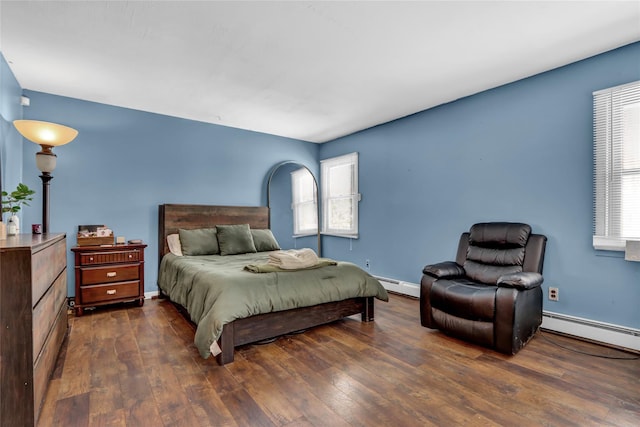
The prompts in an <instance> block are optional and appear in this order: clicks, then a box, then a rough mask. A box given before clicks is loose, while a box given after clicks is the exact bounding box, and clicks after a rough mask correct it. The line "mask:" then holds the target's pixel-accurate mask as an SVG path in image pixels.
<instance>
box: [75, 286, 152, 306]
mask: <svg viewBox="0 0 640 427" xmlns="http://www.w3.org/2000/svg"><path fill="white" fill-rule="evenodd" d="M80 292H81V293H82V302H83V303H84V304H93V303H98V302H104V301H111V300H116V299H122V298H135V297H137V296H139V295H140V282H139V281H135V282H122V283H110V284H105V285H93V286H83V287H82V288H81V289H80Z"/></svg>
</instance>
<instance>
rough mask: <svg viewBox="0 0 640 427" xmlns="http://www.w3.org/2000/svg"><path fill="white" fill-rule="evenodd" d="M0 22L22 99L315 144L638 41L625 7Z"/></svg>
mask: <svg viewBox="0 0 640 427" xmlns="http://www.w3.org/2000/svg"><path fill="white" fill-rule="evenodd" d="M0 25H1V29H0V50H1V51H2V53H3V54H4V56H5V58H6V60H7V61H8V62H9V66H10V68H11V70H12V71H13V73H14V74H15V76H16V78H17V79H18V82H19V83H20V85H21V86H22V87H23V88H24V89H30V90H35V91H41V92H47V93H51V94H56V95H64V96H68V97H73V98H79V99H84V100H89V101H95V102H101V103H105V104H111V105H116V106H121V107H128V108H134V109H139V110H143V111H149V112H154V113H160V114H166V115H170V116H176V117H182V118H187V119H192V120H199V121H203V122H209V123H216V124H220V125H224V126H231V127H235V128H242V129H249V130H254V131H259V132H266V133H269V134H274V135H281V136H286V137H291V138H296V139H301V140H305V141H312V142H325V141H330V140H333V139H335V138H338V137H340V136H344V135H347V134H350V133H353V132H357V131H359V130H362V129H366V128H368V127H371V126H375V125H377V124H381V123H385V122H388V121H391V120H394V119H397V118H400V117H403V116H406V115H409V114H412V113H415V112H418V111H422V110H425V109H427V108H431V107H434V106H437V105H440V104H443V103H446V102H450V101H453V100H455V99H458V98H461V97H464V96H468V95H472V94H474V93H478V92H481V91H483V90H486V89H490V88H493V87H496V86H500V85H503V84H505V83H509V82H513V81H515V80H519V79H522V78H524V77H528V76H531V75H534V74H537V73H540V72H543V71H547V70H550V69H553V68H556V67H559V66H562V65H566V64H569V63H571V62H575V61H577V60H580V59H584V58H587V57H590V56H593V55H596V54H599V53H602V52H605V51H608V50H611V49H614V48H617V47H620V46H623V45H626V44H629V43H632V42H635V41H638V40H640V0H637V1H567V2H565V1H548V2H543V1H422V2H419V1H412V2H399V1H387V2H380V1H379V2H364V1H355V2H342V1H334V2H320V1H312V2H297V1H295V2H294V1H276V2H269V1H254V2H248V1H234V2H231V1H229V2H218V1H83V2H78V1H56V2H36V1H2V2H1V3H0ZM42 119H45V120H46V118H42Z"/></svg>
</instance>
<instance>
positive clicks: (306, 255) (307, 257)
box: [268, 248, 319, 270]
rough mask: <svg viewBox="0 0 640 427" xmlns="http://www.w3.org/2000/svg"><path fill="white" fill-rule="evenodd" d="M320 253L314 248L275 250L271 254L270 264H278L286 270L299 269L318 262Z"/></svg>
mask: <svg viewBox="0 0 640 427" xmlns="http://www.w3.org/2000/svg"><path fill="white" fill-rule="evenodd" d="M318 261H319V259H318V255H316V253H315V252H314V251H313V249H309V248H304V249H291V250H288V251H274V252H271V253H270V254H269V261H268V264H271V265H275V266H278V267H280V268H282V269H284V270H297V269H300V268H306V267H312V266H314V265H316V264H317V263H318Z"/></svg>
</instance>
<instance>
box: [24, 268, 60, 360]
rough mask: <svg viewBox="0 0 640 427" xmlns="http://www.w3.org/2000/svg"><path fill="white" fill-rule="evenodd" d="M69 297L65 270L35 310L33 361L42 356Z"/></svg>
mask: <svg viewBox="0 0 640 427" xmlns="http://www.w3.org/2000/svg"><path fill="white" fill-rule="evenodd" d="M66 297H67V272H66V270H64V271H63V272H62V273H61V274H60V275H59V276H58V278H57V279H56V281H55V282H53V285H52V286H50V287H49V290H48V291H47V293H46V294H44V296H43V297H42V298H41V299H40V301H39V302H38V304H37V305H36V306H35V307H34V308H33V314H32V316H33V327H32V328H33V360H34V361H35V360H36V358H37V357H38V356H39V355H40V351H41V350H42V348H43V344H44V342H45V340H46V338H47V335H48V334H49V333H50V331H51V325H53V324H54V323H55V322H54V320H55V318H56V316H57V315H58V312H59V311H60V307H62V306H66V303H65V300H66Z"/></svg>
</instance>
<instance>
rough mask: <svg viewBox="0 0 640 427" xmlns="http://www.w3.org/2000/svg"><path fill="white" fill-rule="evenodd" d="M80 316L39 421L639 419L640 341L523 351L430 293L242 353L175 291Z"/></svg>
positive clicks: (623, 422) (546, 340) (543, 345)
mask: <svg viewBox="0 0 640 427" xmlns="http://www.w3.org/2000/svg"><path fill="white" fill-rule="evenodd" d="M86 313H87V314H86V315H85V316H83V317H79V318H77V317H70V330H69V336H68V338H67V340H66V342H65V344H64V346H63V350H62V352H61V354H60V357H59V359H58V365H57V368H56V370H55V372H54V375H53V379H52V381H51V382H50V384H49V389H48V391H47V397H46V400H45V403H44V407H43V409H42V414H41V417H40V422H39V426H189V427H192V426H476V425H478V426H497V425H500V426H540V425H545V426H637V425H640V383H639V379H640V361H639V360H637V359H636V360H616V359H603V358H596V357H592V356H588V355H584V354H580V353H576V352H573V351H569V350H565V349H563V348H561V347H558V346H557V345H556V344H560V345H562V346H567V347H571V348H574V349H577V350H579V351H582V352H590V353H597V354H600V355H607V356H611V357H624V358H631V357H635V356H636V355H634V354H629V353H624V352H621V351H618V350H614V349H610V348H606V347H601V346H598V345H594V344H590V343H585V342H581V341H577V340H573V339H570V338H567V337H562V336H558V335H553V334H550V333H545V332H543V333H538V334H537V335H536V337H535V338H534V339H533V340H532V341H531V342H530V343H529V344H528V345H527V346H526V347H525V348H524V349H523V350H522V351H521V352H520V353H518V354H517V355H516V356H513V357H509V356H505V355H502V354H499V353H496V352H493V351H491V350H487V349H484V348H481V347H477V346H474V345H470V344H466V343H464V342H461V341H458V340H455V339H453V338H449V337H447V336H445V335H444V334H442V333H440V332H438V331H433V330H429V329H426V328H423V327H421V326H420V321H419V309H418V301H417V300H414V299H409V298H405V297H401V296H397V295H392V296H391V300H390V302H389V303H386V304H385V303H383V302H380V301H376V320H375V322H372V323H362V322H360V320H359V318H357V316H354V317H353V318H349V319H346V320H343V321H339V322H336V323H334V324H331V325H326V326H321V327H317V328H314V329H312V330H308V331H306V332H305V333H303V334H298V335H291V336H287V337H281V338H280V339H278V340H277V341H275V342H274V343H271V344H264V345H248V346H245V347H243V348H241V349H239V350H238V351H237V352H236V357H235V362H234V363H232V364H229V365H226V366H223V367H221V366H218V365H217V364H216V363H215V360H214V359H213V358H210V359H208V360H204V359H201V358H200V356H199V354H198V352H197V350H196V348H195V347H194V345H193V334H194V332H193V329H192V328H191V326H190V325H189V323H188V322H186V321H185V320H184V319H183V318H182V317H181V315H180V314H179V313H178V312H177V311H176V309H175V308H174V307H173V306H172V305H171V303H169V302H168V301H165V300H151V301H146V303H145V305H144V307H142V308H140V307H135V306H132V305H126V306H119V307H114V308H102V309H97V310H95V311H93V312H91V311H88V312H86Z"/></svg>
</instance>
